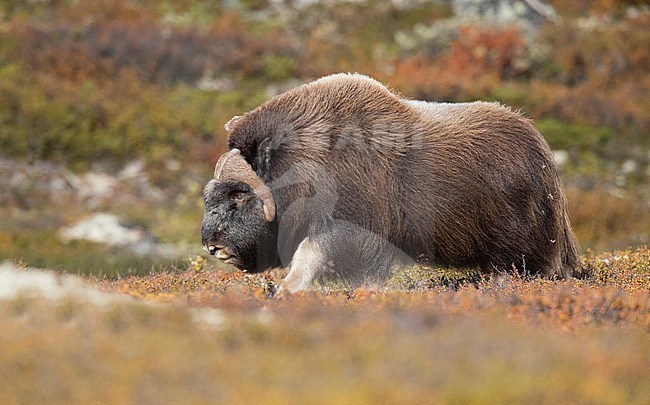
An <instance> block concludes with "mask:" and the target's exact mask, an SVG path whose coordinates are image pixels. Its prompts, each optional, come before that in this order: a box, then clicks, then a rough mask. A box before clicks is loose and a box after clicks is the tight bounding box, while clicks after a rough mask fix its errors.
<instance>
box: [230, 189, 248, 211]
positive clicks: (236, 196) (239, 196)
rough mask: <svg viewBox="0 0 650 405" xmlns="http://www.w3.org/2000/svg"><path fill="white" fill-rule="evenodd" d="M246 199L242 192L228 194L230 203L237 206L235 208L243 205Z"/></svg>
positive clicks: (244, 193)
mask: <svg viewBox="0 0 650 405" xmlns="http://www.w3.org/2000/svg"><path fill="white" fill-rule="evenodd" d="M246 199H247V193H246V192H244V191H233V192H232V193H230V201H232V202H234V203H235V204H236V205H237V208H239V207H241V206H242V205H244V203H245V202H246Z"/></svg>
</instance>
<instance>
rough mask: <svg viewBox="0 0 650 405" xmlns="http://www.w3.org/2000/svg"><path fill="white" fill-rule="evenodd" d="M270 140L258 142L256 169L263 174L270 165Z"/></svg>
mask: <svg viewBox="0 0 650 405" xmlns="http://www.w3.org/2000/svg"><path fill="white" fill-rule="evenodd" d="M270 143H271V138H266V139H264V140H263V141H262V142H260V144H259V146H258V147H257V162H256V163H257V167H258V168H259V169H260V170H261V171H262V172H263V173H265V172H267V171H268V168H269V166H270V164H271V145H270Z"/></svg>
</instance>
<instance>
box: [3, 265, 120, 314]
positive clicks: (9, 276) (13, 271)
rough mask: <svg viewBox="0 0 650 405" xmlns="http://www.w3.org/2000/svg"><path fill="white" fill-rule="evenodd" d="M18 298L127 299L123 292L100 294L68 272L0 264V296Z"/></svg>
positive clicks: (108, 301) (94, 301)
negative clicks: (57, 272) (119, 293)
mask: <svg viewBox="0 0 650 405" xmlns="http://www.w3.org/2000/svg"><path fill="white" fill-rule="evenodd" d="M19 297H30V298H39V297H42V298H46V299H49V300H60V299H64V298H74V299H77V300H80V301H83V302H88V303H92V304H95V305H107V304H111V303H115V302H124V301H127V300H129V299H130V298H129V297H128V296H125V295H117V294H108V293H104V292H102V291H100V290H99V289H97V288H95V287H93V286H91V285H89V284H88V283H86V282H84V281H83V280H82V279H81V278H79V277H76V276H72V275H69V274H56V273H54V272H53V271H44V270H36V269H20V268H16V267H15V266H14V265H12V264H11V263H6V262H5V263H0V299H1V300H11V299H15V298H19Z"/></svg>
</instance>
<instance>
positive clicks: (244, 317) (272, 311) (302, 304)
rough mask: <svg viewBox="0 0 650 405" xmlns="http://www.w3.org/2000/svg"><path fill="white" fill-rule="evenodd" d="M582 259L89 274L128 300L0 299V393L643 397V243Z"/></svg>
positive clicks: (647, 297) (241, 399)
mask: <svg viewBox="0 0 650 405" xmlns="http://www.w3.org/2000/svg"><path fill="white" fill-rule="evenodd" d="M585 266H586V268H587V269H589V270H590V271H591V273H592V276H591V277H590V278H588V279H585V280H568V281H549V280H540V279H525V278H522V277H517V276H509V275H505V276H501V277H493V278H491V279H484V280H479V281H477V282H475V283H474V284H471V283H463V282H462V277H460V278H458V277H457V278H454V277H455V276H454V275H450V274H448V273H445V271H444V270H441V269H411V270H409V271H407V274H405V273H402V274H401V275H399V276H396V277H394V278H393V279H392V280H391V281H390V283H389V286H388V288H385V289H383V290H373V289H360V290H355V291H342V290H334V289H331V288H327V287H326V286H325V287H321V289H320V291H315V292H310V293H301V294H296V295H291V296H285V297H283V298H282V299H274V298H270V295H271V292H272V291H273V290H274V287H275V286H276V285H277V283H278V282H279V281H280V280H281V277H282V275H283V274H282V272H281V271H275V272H271V273H266V274H260V275H245V274H243V273H241V272H232V273H231V272H229V271H226V270H223V269H217V268H213V267H212V265H208V264H207V263H206V262H205V261H204V259H200V258H197V259H196V260H195V261H193V263H192V266H191V267H190V268H188V269H186V270H184V271H177V272H166V273H158V274H152V275H149V276H146V277H137V276H132V277H128V278H123V279H120V280H100V279H94V280H91V281H90V282H91V283H92V284H95V285H97V286H98V287H99V288H100V289H101V290H103V291H104V292H109V293H115V294H120V295H121V296H123V297H124V296H131V297H133V299H132V300H131V299H130V300H127V301H126V302H117V303H113V304H107V305H104V306H97V305H90V304H88V303H84V302H80V301H78V300H75V299H72V298H71V299H69V300H63V301H58V302H56V303H55V305H53V303H52V302H50V301H47V300H44V299H37V298H29V297H22V298H15V299H11V300H5V301H0V322H2V325H3V327H2V329H1V330H0V358H1V359H2V361H1V362H0V378H1V379H2V381H3V384H2V385H1V386H0V403H3V404H4V403H9V404H11V403H44V402H47V403H97V402H101V403H179V402H185V403H305V402H308V403H377V402H381V403H432V402H433V403H435V402H445V403H590V404H593V403H605V404H609V403H611V404H622V403H626V404H635V403H636V404H645V403H648V402H649V401H650V387H649V386H648V384H647V381H648V379H649V378H650V369H649V368H648V365H649V364H650V341H649V340H648V334H649V333H650V249H635V250H631V251H625V252H616V253H612V254H605V255H600V256H597V257H592V258H587V259H585ZM450 280H452V281H454V282H450ZM454 285H455V286H454Z"/></svg>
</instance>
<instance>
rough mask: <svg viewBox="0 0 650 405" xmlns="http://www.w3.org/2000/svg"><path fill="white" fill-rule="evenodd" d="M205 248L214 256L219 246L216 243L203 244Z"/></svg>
mask: <svg viewBox="0 0 650 405" xmlns="http://www.w3.org/2000/svg"><path fill="white" fill-rule="evenodd" d="M203 250H205V251H206V252H208V253H209V254H210V255H211V256H214V253H215V252H216V251H217V247H216V246H214V245H207V246H206V245H203Z"/></svg>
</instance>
